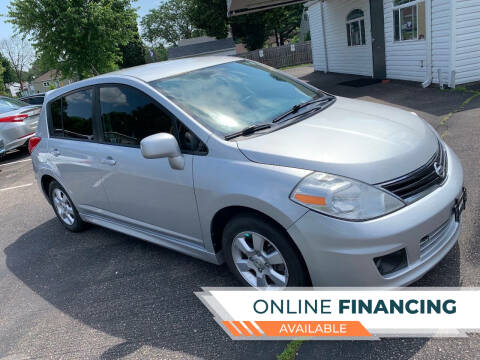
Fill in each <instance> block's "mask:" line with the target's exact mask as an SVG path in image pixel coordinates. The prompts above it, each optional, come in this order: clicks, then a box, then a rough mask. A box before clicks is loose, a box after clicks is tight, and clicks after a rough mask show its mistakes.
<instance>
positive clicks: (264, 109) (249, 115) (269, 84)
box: [150, 60, 323, 136]
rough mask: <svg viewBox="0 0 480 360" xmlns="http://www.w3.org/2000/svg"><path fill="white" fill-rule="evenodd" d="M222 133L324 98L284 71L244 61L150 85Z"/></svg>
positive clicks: (257, 122)
mask: <svg viewBox="0 0 480 360" xmlns="http://www.w3.org/2000/svg"><path fill="white" fill-rule="evenodd" d="M150 84H151V85H152V86H153V87H155V88H156V89H158V90H159V91H160V92H161V93H162V94H164V95H165V96H167V97H168V98H169V99H170V100H172V101H173V102H174V103H176V104H177V105H178V106H180V107H181V108H182V109H183V110H185V111H186V112H187V113H189V114H190V115H191V116H193V117H194V118H195V119H197V120H198V121H200V122H201V123H202V124H203V125H205V126H206V127H207V128H209V129H210V130H212V131H214V132H215V133H217V134H220V135H222V136H224V135H227V134H231V133H234V132H236V131H240V130H242V129H244V128H246V127H249V126H255V125H258V124H264V123H269V122H271V121H272V120H273V119H275V118H277V117H278V116H280V115H281V114H284V113H285V112H287V111H289V110H290V109H291V108H292V107H293V106H294V105H298V104H301V103H304V102H306V101H309V100H312V99H314V98H318V97H321V96H323V93H321V92H318V93H317V92H315V91H313V90H311V89H310V88H308V87H306V86H305V85H303V84H301V83H300V82H297V81H295V80H292V79H290V78H289V77H288V76H285V75H283V74H282V73H280V72H277V71H274V70H271V69H269V68H267V67H265V66H262V65H259V64H257V63H254V62H251V61H247V60H241V61H236V62H229V63H226V64H221V65H216V66H211V67H207V68H203V69H199V70H194V71H191V72H187V73H183V74H181V75H176V76H173V77H169V78H164V79H159V80H155V81H152V82H151V83H150Z"/></svg>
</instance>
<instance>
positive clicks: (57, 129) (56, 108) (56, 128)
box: [50, 99, 63, 136]
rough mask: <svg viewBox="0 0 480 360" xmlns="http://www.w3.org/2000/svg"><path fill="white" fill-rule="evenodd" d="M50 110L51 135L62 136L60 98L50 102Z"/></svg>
mask: <svg viewBox="0 0 480 360" xmlns="http://www.w3.org/2000/svg"><path fill="white" fill-rule="evenodd" d="M50 112H51V115H52V130H53V134H52V135H53V136H63V125H62V99H58V100H55V101H54V102H52V104H51V105H50Z"/></svg>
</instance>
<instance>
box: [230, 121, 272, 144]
mask: <svg viewBox="0 0 480 360" xmlns="http://www.w3.org/2000/svg"><path fill="white" fill-rule="evenodd" d="M271 127H272V125H271V124H258V125H252V126H248V127H246V128H245V129H242V130H240V131H237V132H234V133H232V134H228V135H226V136H225V140H231V139H233V138H236V137H239V136H247V135H250V134H253V133H254V132H257V131H260V130H264V129H269V128H271Z"/></svg>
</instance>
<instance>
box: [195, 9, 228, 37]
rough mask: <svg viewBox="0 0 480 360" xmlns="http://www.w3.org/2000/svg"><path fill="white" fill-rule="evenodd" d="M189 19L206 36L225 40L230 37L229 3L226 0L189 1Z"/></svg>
mask: <svg viewBox="0 0 480 360" xmlns="http://www.w3.org/2000/svg"><path fill="white" fill-rule="evenodd" d="M187 6H188V9H187V11H188V18H189V20H190V22H191V23H192V24H193V25H194V26H195V27H196V28H198V29H202V30H204V31H205V33H206V35H208V36H213V37H216V38H217V39H224V38H226V37H227V35H228V24H229V23H228V20H227V2H226V1H225V0H189V1H188V2H187Z"/></svg>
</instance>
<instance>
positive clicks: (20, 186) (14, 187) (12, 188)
mask: <svg viewBox="0 0 480 360" xmlns="http://www.w3.org/2000/svg"><path fill="white" fill-rule="evenodd" d="M32 185H33V183H30V184H24V185H18V186H12V187H8V188H5V189H0V191H7V190H14V189H18V188H23V187H27V186H32Z"/></svg>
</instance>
